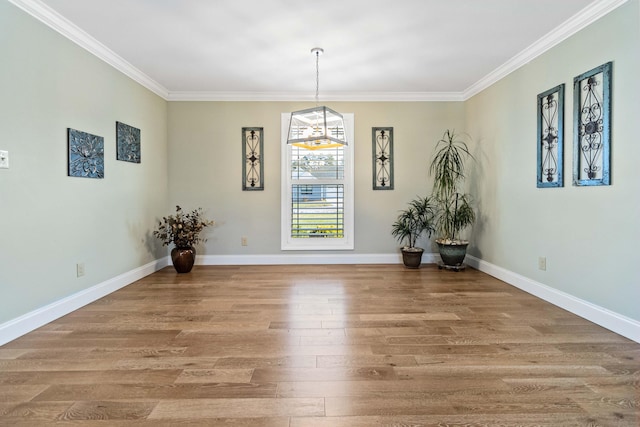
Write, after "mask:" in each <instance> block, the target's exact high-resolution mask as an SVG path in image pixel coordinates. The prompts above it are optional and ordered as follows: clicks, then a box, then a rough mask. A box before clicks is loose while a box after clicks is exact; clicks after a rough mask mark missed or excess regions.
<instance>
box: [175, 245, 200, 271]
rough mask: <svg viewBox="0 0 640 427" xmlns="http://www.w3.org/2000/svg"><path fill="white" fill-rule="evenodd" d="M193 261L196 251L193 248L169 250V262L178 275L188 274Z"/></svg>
mask: <svg viewBox="0 0 640 427" xmlns="http://www.w3.org/2000/svg"><path fill="white" fill-rule="evenodd" d="M195 260H196V250H195V249H194V248H193V247H190V248H173V249H171V261H172V262H173V267H174V268H175V269H176V271H177V272H178V273H188V272H190V271H191V269H192V268H193V263H194V262H195Z"/></svg>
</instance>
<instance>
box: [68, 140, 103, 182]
mask: <svg viewBox="0 0 640 427" xmlns="http://www.w3.org/2000/svg"><path fill="white" fill-rule="evenodd" d="M67 137H68V143H69V171H68V173H69V176H79V177H84V178H104V138H103V137H101V136H97V135H92V134H90V133H86V132H81V131H79V130H75V129H71V128H67Z"/></svg>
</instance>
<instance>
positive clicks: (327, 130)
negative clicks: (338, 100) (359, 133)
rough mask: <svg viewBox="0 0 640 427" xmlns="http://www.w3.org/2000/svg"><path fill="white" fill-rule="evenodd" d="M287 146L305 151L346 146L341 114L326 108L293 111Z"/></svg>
mask: <svg viewBox="0 0 640 427" xmlns="http://www.w3.org/2000/svg"><path fill="white" fill-rule="evenodd" d="M287 144H291V145H295V146H297V147H302V148H306V149H307V150H317V149H320V148H329V147H338V146H341V145H347V140H346V138H345V132H344V119H343V118H342V114H340V113H337V112H335V111H333V110H332V109H331V108H327V107H314V108H308V109H306V110H300V111H294V112H293V113H291V122H290V124H289V135H288V137H287Z"/></svg>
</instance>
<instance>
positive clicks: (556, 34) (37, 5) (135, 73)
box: [9, 0, 628, 102]
mask: <svg viewBox="0 0 640 427" xmlns="http://www.w3.org/2000/svg"><path fill="white" fill-rule="evenodd" d="M9 2H10V3H12V4H14V5H15V6H17V7H18V8H20V9H22V10H23V11H25V12H26V13H28V14H29V15H31V16H33V17H34V18H36V19H38V20H39V21H41V22H42V23H44V24H45V25H47V26H48V27H50V28H52V29H53V30H55V31H57V32H58V33H60V34H62V35H63V36H64V37H66V38H68V39H69V40H71V41H73V42H74V43H76V44H77V45H79V46H80V47H82V48H83V49H85V50H87V51H89V52H90V53H91V54H93V55H95V56H96V57H98V58H99V59H101V60H103V61H104V62H106V63H107V64H109V65H111V66H112V67H114V68H115V69H116V70H118V71H120V72H122V73H123V74H125V75H126V76H128V77H129V78H131V79H133V80H134V81H136V82H138V83H139V84H141V85H142V86H144V87H146V88H147V89H149V90H150V91H151V92H153V93H155V94H156V95H158V96H160V97H161V98H163V99H165V100H167V101H305V102H306V101H314V100H315V98H314V97H313V96H311V95H309V94H302V93H296V92H224V91H223V92H216V91H213V92H207V91H172V92H170V91H169V90H168V89H167V88H165V87H164V86H162V85H161V84H160V83H158V82H156V81H155V80H153V79H152V78H151V77H149V76H147V75H146V74H145V73H143V72H142V71H140V70H138V69H137V68H136V67H134V66H133V65H131V64H130V63H129V62H127V61H126V60H124V59H123V58H122V57H120V56H119V55H117V54H116V53H115V52H113V51H112V50H111V49H109V48H108V47H106V46H105V45H103V44H102V43H100V42H99V41H97V40H96V39H94V38H93V37H91V36H90V35H89V34H87V33H86V32H85V31H83V30H82V29H80V28H79V27H77V26H76V25H75V24H73V23H72V22H70V21H69V20H67V19H66V18H64V17H63V16H61V15H60V14H58V13H57V12H56V11H54V10H53V9H51V8H50V7H49V6H47V5H45V4H44V3H42V2H41V1H40V0H9ZM626 2H628V0H596V1H594V2H593V3H591V4H590V5H589V6H587V7H586V8H584V9H583V10H581V11H580V12H579V13H578V14H576V15H574V16H573V17H571V18H570V19H568V20H567V21H565V22H564V23H563V24H561V25H559V26H558V27H557V28H556V29H555V30H553V31H551V32H549V33H548V34H547V35H546V36H544V37H543V38H541V39H540V40H538V41H536V42H535V43H533V44H532V45H530V46H529V47H527V48H526V49H524V50H523V51H522V52H520V53H518V54H517V55H516V56H514V57H513V58H511V59H510V60H508V61H507V62H506V63H504V64H503V65H501V66H500V67H498V68H496V69H495V70H493V71H492V72H491V73H489V74H487V75H486V76H485V77H483V78H482V79H480V80H478V81H477V82H476V83H474V84H473V85H471V86H470V87H468V88H467V89H466V90H464V91H463V92H334V93H326V94H323V95H322V100H323V101H354V102H425V101H426V102H437V101H466V100H468V99H469V98H471V97H473V96H474V95H476V94H478V93H480V92H481V91H483V90H485V89H487V88H488V87H490V86H491V85H493V84H494V83H496V82H498V81H499V80H501V79H503V78H504V77H506V76H507V75H509V74H511V73H512V72H513V71H515V70H517V69H519V68H520V67H522V66H523V65H526V64H527V63H529V62H530V61H532V60H533V59H535V58H536V57H538V56H540V55H542V54H543V53H545V52H546V51H548V50H549V49H551V48H553V47H554V46H556V45H557V44H559V43H561V42H562V41H564V40H566V39H567V38H569V37H570V36H572V35H574V34H575V33H577V32H578V31H580V30H582V29H583V28H585V27H587V26H588V25H590V24H591V23H593V22H595V21H597V20H598V19H600V18H602V17H603V16H605V15H606V14H608V13H609V12H611V11H613V10H614V9H616V8H618V7H620V6H622V5H623V4H625V3H626Z"/></svg>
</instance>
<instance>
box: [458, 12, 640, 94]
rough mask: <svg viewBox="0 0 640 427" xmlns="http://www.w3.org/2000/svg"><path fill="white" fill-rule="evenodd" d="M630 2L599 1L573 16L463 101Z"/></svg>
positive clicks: (480, 82)
mask: <svg viewBox="0 0 640 427" xmlns="http://www.w3.org/2000/svg"><path fill="white" fill-rule="evenodd" d="M627 1H628V0H597V1H594V2H593V3H591V4H590V5H589V6H587V7H585V8H584V9H582V10H581V11H580V12H578V13H577V14H576V15H574V16H572V17H571V18H569V19H568V20H566V21H565V22H563V23H562V24H560V25H559V26H558V27H556V28H555V29H554V30H552V31H551V32H549V33H548V34H547V35H545V36H544V37H542V38H541V39H539V40H537V41H536V42H535V43H533V44H532V45H530V46H529V47H527V48H526V49H524V50H523V51H522V52H520V53H518V54H517V55H516V56H514V57H513V58H511V59H510V60H508V61H507V62H505V63H504V64H502V65H501V66H500V67H498V68H496V69H495V70H493V71H492V72H491V73H489V74H487V75H486V76H485V77H483V78H482V79H480V80H478V81H477V82H476V83H474V84H473V85H471V86H470V87H469V88H467V89H466V90H465V91H464V92H463V96H462V98H463V100H464V101H466V100H467V99H469V98H471V97H472V96H474V95H476V94H478V93H480V92H482V91H483V90H485V89H487V88H488V87H489V86H491V85H493V84H494V83H496V82H498V81H500V80H501V79H503V78H505V77H506V76H507V75H509V74H511V73H512V72H514V71H516V70H517V69H518V68H520V67H522V66H523V65H526V64H527V63H529V62H531V61H532V60H533V59H535V58H537V57H538V56H540V55H542V54H543V53H545V52H547V51H548V50H550V49H551V48H553V47H554V46H556V45H558V44H560V43H561V42H563V41H564V40H566V39H568V38H569V37H571V36H572V35H574V34H575V33H577V32H578V31H580V30H582V29H584V28H586V27H587V26H589V25H590V24H592V23H593V22H595V21H597V20H598V19H600V18H602V17H603V16H605V15H606V14H608V13H609V12H611V11H613V10H615V9H617V8H618V7H620V6H622V5H623V4H625V3H626V2H627Z"/></svg>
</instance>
